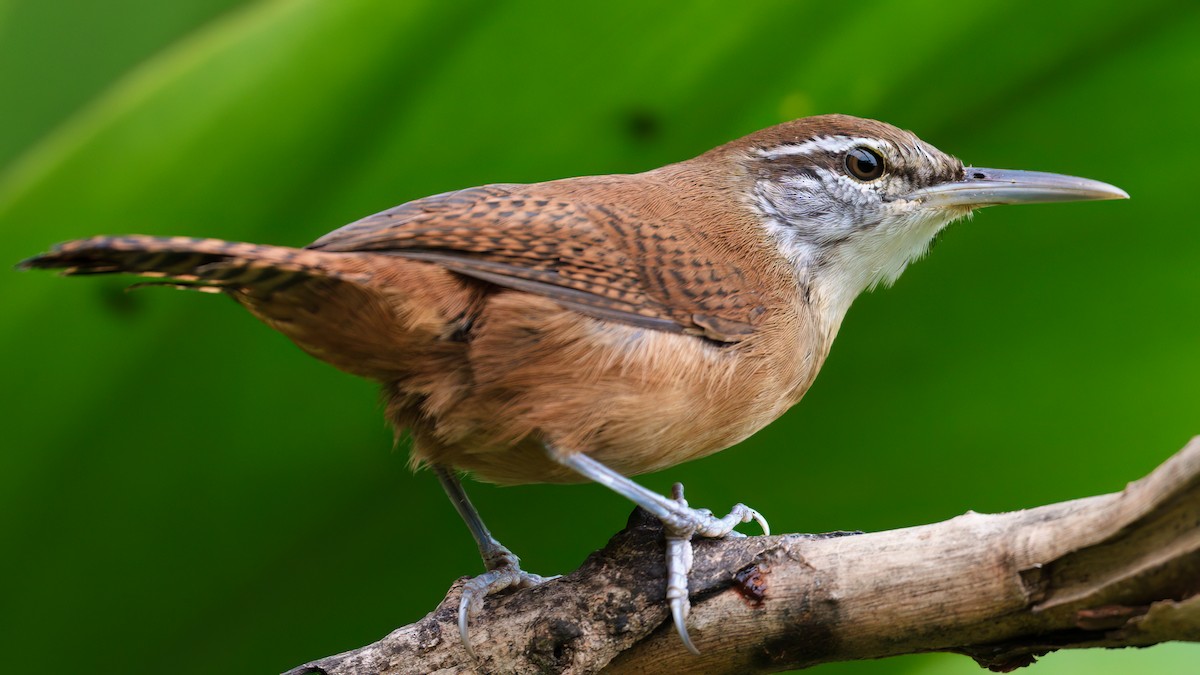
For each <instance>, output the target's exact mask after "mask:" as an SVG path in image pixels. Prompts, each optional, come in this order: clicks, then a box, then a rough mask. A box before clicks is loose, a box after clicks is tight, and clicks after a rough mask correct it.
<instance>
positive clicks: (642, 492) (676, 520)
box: [546, 446, 771, 655]
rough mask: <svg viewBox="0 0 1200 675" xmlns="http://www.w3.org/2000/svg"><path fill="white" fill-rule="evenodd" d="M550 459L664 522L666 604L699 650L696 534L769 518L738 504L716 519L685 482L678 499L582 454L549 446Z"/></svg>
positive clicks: (686, 640) (687, 642)
mask: <svg viewBox="0 0 1200 675" xmlns="http://www.w3.org/2000/svg"><path fill="white" fill-rule="evenodd" d="M546 451H547V453H549V455H550V457H551V458H552V459H553V460H554V461H556V462H558V463H559V464H561V465H563V466H565V467H568V468H571V469H574V470H575V471H576V472H578V473H579V474H580V475H581V476H585V477H587V478H590V479H591V480H593V481H595V482H597V483H600V484H601V485H604V486H605V487H608V488H609V489H611V490H613V491H614V492H616V493H617V494H619V495H622V496H624V497H626V498H628V499H629V500H630V501H632V502H633V503H635V504H637V505H638V506H640V507H642V508H643V509H645V510H647V511H649V512H650V513H651V514H652V515H653V516H654V517H656V518H658V519H659V520H661V521H662V523H663V530H664V533H665V537H666V540H667V603H668V604H669V605H670V607H671V616H672V618H673V619H674V620H675V629H676V630H677V631H679V637H680V638H681V639H682V640H683V645H684V646H685V647H687V649H688V651H690V652H692V653H693V654H697V655H698V654H699V653H700V651H699V650H697V649H696V646H695V645H694V644H692V639H691V638H690V637H689V636H688V632H687V617H688V613H689V611H690V610H691V603H690V602H689V600H688V592H687V576H688V572H689V571H691V569H692V537H693V536H696V535H699V536H701V537H724V536H726V535H729V534H731V533H732V534H735V535H736V534H737V533H736V532H733V528H735V527H737V525H738V524H739V523H748V522H750V521H751V520H756V521H758V524H759V525H760V526H761V527H762V529H763V532H764V533H766V534H770V533H771V531H770V529H769V528H768V527H767V521H766V520H765V519H764V518H763V517H762V516H761V515H760V514H759V513H758V511H755V510H754V509H752V508H750V507H748V506H746V505H744V504H736V505H735V506H734V507H733V509H732V510H731V511H730V512H729V515H727V516H725V517H724V518H716V517H714V516H713V515H712V512H711V511H707V510H702V509H693V508H689V507H688V503H687V501H686V500H684V498H683V486H682V485H680V484H679V483H676V484H675V490H674V495H673V496H674V499H668V498H666V497H664V496H662V495H660V494H658V493H657V492H654V491H652V490H647V489H646V488H644V487H642V486H641V485H638V484H637V483H635V482H633V481H631V480H629V479H628V478H626V477H624V476H622V475H621V474H619V473H617V472H616V471H613V470H612V469H610V468H608V467H607V466H604V465H603V464H601V463H600V462H597V461H596V460H594V459H592V458H591V457H588V456H587V455H585V454H583V453H575V454H566V453H563V452H561V451H559V450H556V449H555V448H552V447H550V446H547V447H546Z"/></svg>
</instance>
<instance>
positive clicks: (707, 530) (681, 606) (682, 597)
mask: <svg viewBox="0 0 1200 675" xmlns="http://www.w3.org/2000/svg"><path fill="white" fill-rule="evenodd" d="M671 496H672V498H673V500H674V502H675V504H676V505H677V508H676V509H674V510H672V512H671V514H670V516H669V517H668V518H664V519H663V529H664V538H665V539H666V544H667V605H668V606H669V607H670V609H671V618H672V619H673V620H674V622H675V630H676V632H678V633H679V639H680V640H682V641H683V646H684V647H686V648H687V650H688V651H689V652H691V653H693V654H695V655H697V656H699V655H700V650H699V649H697V648H696V645H695V644H694V643H693V642H692V638H691V636H690V635H688V630H687V619H688V615H689V614H690V613H691V610H692V604H691V601H690V600H689V598H688V574H689V573H690V572H691V571H692V537H694V536H701V537H707V538H720V537H726V536H744V535H741V533H739V532H736V531H734V529H733V528H735V527H737V526H738V525H739V524H741V523H748V522H750V521H751V520H754V521H757V522H758V524H759V526H760V527H762V530H763V534H771V530H770V527H769V526H768V525H767V521H766V519H765V518H763V517H762V514H760V513H759V512H758V511H755V510H754V509H752V508H750V507H748V506H746V505H745V504H737V505H735V506H734V507H733V508H732V509H731V510H730V512H729V515H727V516H725V517H724V518H716V517H715V516H713V515H712V512H711V511H709V510H707V509H693V508H690V507H688V504H687V500H686V499H684V498H683V485H681V484H680V483H676V484H675V485H674V487H673V489H672V491H671Z"/></svg>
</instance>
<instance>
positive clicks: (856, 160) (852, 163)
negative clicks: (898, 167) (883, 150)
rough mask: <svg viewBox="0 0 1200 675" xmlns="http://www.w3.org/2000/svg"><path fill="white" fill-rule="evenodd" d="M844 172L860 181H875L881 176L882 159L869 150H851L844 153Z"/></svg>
mask: <svg viewBox="0 0 1200 675" xmlns="http://www.w3.org/2000/svg"><path fill="white" fill-rule="evenodd" d="M846 171H848V172H850V175H851V176H854V177H855V178H857V179H859V180H861V181H872V180H875V179H876V178H879V177H880V176H882V175H883V158H882V157H880V156H879V153H878V152H875V151H874V150H872V149H871V148H866V147H863V146H861V145H860V146H859V147H857V148H851V149H850V152H847V153H846Z"/></svg>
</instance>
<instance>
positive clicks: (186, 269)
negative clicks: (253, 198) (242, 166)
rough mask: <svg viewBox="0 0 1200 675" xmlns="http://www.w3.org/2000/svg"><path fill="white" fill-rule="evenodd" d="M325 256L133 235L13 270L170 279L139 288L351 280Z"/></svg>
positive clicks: (71, 245) (66, 249) (62, 249)
mask: <svg viewBox="0 0 1200 675" xmlns="http://www.w3.org/2000/svg"><path fill="white" fill-rule="evenodd" d="M330 258H331V254H328V253H321V252H318V251H306V250H303V249H297V248H288V247H285V246H264V245H259V244H245V243H239V242H231V241H223V240H220V239H195V238H191V237H147V236H140V235H133V236H124V237H93V238H90V239H77V240H75V241H69V242H66V243H63V244H59V245H58V246H56V247H54V249H53V250H52V251H50V252H49V253H44V254H42V255H39V256H34V257H33V258H29V259H28V260H25V261H22V262H21V263H20V264H19V265H18V266H19V267H20V268H23V269H61V270H62V273H63V274H64V275H83V274H136V275H138V276H142V277H149V278H153V279H170V280H171V281H163V282H147V283H145V284H138V285H139V286H142V285H160V284H161V285H166V286H173V287H176V288H187V289H191V290H201V291H208V292H220V291H249V290H253V291H255V292H256V293H269V292H274V291H278V290H282V289H284V288H286V287H288V286H291V285H293V284H295V283H299V282H301V281H304V280H306V279H309V278H312V277H327V278H339V279H345V280H353V279H349V278H348V275H345V274H341V273H339V272H337V271H335V270H333V269H331V265H329V264H328V262H329V260H330ZM350 276H352V275H350Z"/></svg>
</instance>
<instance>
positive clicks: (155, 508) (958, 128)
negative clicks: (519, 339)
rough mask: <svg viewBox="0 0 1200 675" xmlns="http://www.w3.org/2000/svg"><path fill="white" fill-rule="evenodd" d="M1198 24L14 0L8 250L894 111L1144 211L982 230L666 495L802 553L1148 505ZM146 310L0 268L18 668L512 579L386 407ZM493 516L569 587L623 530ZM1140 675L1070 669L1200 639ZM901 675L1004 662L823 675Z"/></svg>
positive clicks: (926, 661)
mask: <svg viewBox="0 0 1200 675" xmlns="http://www.w3.org/2000/svg"><path fill="white" fill-rule="evenodd" d="M1198 38H1200V5H1197V4H1195V3H1190V2H1153V1H1147V2H1141V3H1122V4H1112V5H1108V6H1101V5H1097V4H1096V3H1094V2H1081V1H1077V2H1068V3H1046V2H1036V3H1034V2H1009V3H942V2H932V1H928V2H893V3H885V4H875V3H852V4H851V3H832V2H823V3H815V2H782V1H775V2H766V1H762V2H752V3H737V4H735V3H728V2H716V1H711V2H699V3H657V4H654V3H643V2H634V1H622V2H609V3H590V4H585V3H578V4H567V3H555V2H515V3H488V2H461V1H460V2H434V1H432V0H429V1H425V2H415V1H410V2H396V3H392V2H366V1H358V0H340V1H339V2H319V1H317V0H311V1H259V2H239V1H237V0H186V1H183V0H179V1H176V2H170V3H162V2H151V1H149V0H109V1H108V2H103V3H101V2H98V1H96V0H79V1H77V2H70V3H67V2H44V1H42V0H8V1H7V2H3V3H0V91H3V92H5V99H6V100H7V103H6V104H5V105H4V112H3V119H4V124H3V125H0V232H3V239H2V242H3V243H2V244H0V246H2V247H3V248H2V251H3V256H2V257H3V259H6V260H8V261H10V262H16V261H17V260H18V259H20V258H23V257H25V256H28V255H31V254H33V253H36V252H38V251H40V250H43V249H45V248H46V247H47V246H48V245H50V244H52V243H54V242H56V241H60V240H64V239H69V238H72V237H79V236H85V235H92V234H98V233H126V232H134V233H147V234H187V235H203V236H215V237H224V238H230V239H238V240H250V241H259V242H269V243H280V244H295V245H299V244H303V243H306V242H308V241H310V240H312V239H314V238H316V237H317V236H318V235H320V234H322V233H324V232H325V231H327V230H330V229H332V228H334V227H336V226H338V225H341V224H342V223H345V222H348V221H350V220H353V219H355V218H357V217H359V216H362V215H364V214H367V213H372V212H375V211H378V210H381V209H383V208H386V207H389V206H392V205H394V204H397V203H400V202H403V201H407V200H409V199H413V198H416V197H420V196H423V195H426V194H430V193H435V192H440V191H445V190H450V189H454V188H459V187H464V186H468V185H474V184H480V183H487V182H520V181H536V180H543V179H550V178H557V177H563V176H569V175H579V174H588V173H608V172H629V171H640V170H644V169H648V168H652V167H655V166H658V165H660V164H663V163H666V162H670V161H674V160H679V159H683V158H686V157H689V156H692V155H694V154H697V153H699V152H701V151H703V150H705V149H707V148H709V147H711V146H714V145H716V144H718V143H721V142H724V141H726V140H729V139H732V138H734V137H737V136H739V135H742V134H744V133H748V132H750V131H752V130H754V129H757V128H760V127H763V126H767V125H770V124H773V123H776V122H779V121H782V120H784V119H788V118H792V117H798V116H803V115H808V114H814V113H820V112H847V113H852V114H858V115H864V116H869V117H878V118H880V119H884V120H886V121H889V122H892V123H894V124H898V125H900V126H903V127H906V128H910V129H913V130H914V131H916V132H917V133H919V134H920V135H921V136H922V137H923V138H925V139H926V140H929V141H931V142H932V143H934V144H935V145H938V146H939V147H941V148H942V149H944V150H947V151H949V152H952V153H955V154H957V155H958V156H960V157H963V158H964V159H966V160H967V161H968V162H975V163H978V164H980V165H983V166H999V167H1008V168H1028V169H1041V170H1048V171H1059V172H1064V173H1073V174H1078V175H1083V176H1088V177H1093V178H1098V179H1101V180H1105V181H1109V182H1112V183H1114V184H1116V185H1119V186H1121V187H1123V188H1125V189H1127V190H1128V191H1129V192H1130V193H1131V194H1132V195H1133V199H1132V200H1131V201H1129V202H1125V203H1091V204H1070V205H1048V206H1040V207H1023V208H1001V209H989V210H987V211H985V212H983V213H981V214H980V215H978V216H977V217H976V218H975V219H974V220H973V221H971V222H969V223H964V224H960V225H958V226H955V227H953V228H951V230H950V231H949V233H948V235H947V236H946V237H945V238H944V239H943V240H942V241H941V243H940V244H939V246H938V247H937V251H936V252H935V253H934V254H933V255H932V256H931V258H930V259H929V260H927V261H923V262H921V263H919V264H917V265H915V266H914V267H913V268H911V269H910V270H909V271H908V272H907V273H906V275H905V277H904V278H903V279H901V280H900V282H899V283H898V284H897V285H896V287H895V288H893V289H890V290H885V291H877V292H875V293H873V294H869V295H867V296H865V297H863V298H862V299H861V300H860V301H859V303H858V304H857V305H856V307H855V308H854V310H853V311H852V312H851V313H850V316H849V318H848V320H847V321H846V323H845V325H844V326H843V328H842V335H841V337H840V339H839V341H838V344H837V345H836V346H835V347H834V350H833V354H832V356H831V358H830V360H829V363H828V365H827V366H826V367H825V371H824V372H823V373H822V375H821V377H820V378H819V380H818V382H817V385H816V387H815V388H814V389H813V390H812V392H811V393H810V394H809V396H808V398H807V399H806V400H805V401H804V403H803V404H801V405H800V406H798V407H797V408H796V409H795V410H793V411H791V412H790V413H788V414H787V415H786V416H785V417H784V418H783V419H782V420H780V421H779V422H777V423H776V424H774V425H772V426H771V427H769V428H768V429H767V430H765V431H764V432H762V433H760V434H758V435H757V436H755V437H754V438H752V439H750V440H748V441H746V442H745V443H743V444H742V445H741V446H739V447H738V448H736V449H733V450H730V451H728V452H725V453H722V454H719V455H717V456H714V457H712V458H709V459H706V460H704V461H701V462H695V463H692V464H689V465H686V466H683V467H678V468H675V469H672V470H670V471H666V472H663V473H661V474H658V475H653V476H648V477H646V478H645V483H646V484H647V485H649V486H650V487H653V488H655V489H659V490H666V489H667V488H668V486H669V485H670V483H671V482H673V481H675V480H682V481H684V482H685V483H686V484H687V485H688V487H689V490H688V495H689V497H690V498H691V500H692V501H693V502H694V503H697V504H703V505H707V506H711V507H713V508H715V509H721V508H725V507H726V506H728V505H729V504H732V503H733V502H735V501H742V500H744V501H746V502H748V503H750V504H752V505H754V506H755V507H757V508H759V509H761V510H762V511H763V513H765V514H767V515H768V517H770V519H771V523H772V526H773V527H774V528H776V529H777V530H778V531H781V532H784V531H801V530H802V531H820V530H830V529H865V530H877V529H882V528H890V527H897V526H903V525H911V524H917V523H924V522H929V521H935V520H939V519H943V518H947V517H950V516H953V515H956V514H958V513H961V512H962V511H965V510H966V509H968V508H970V509H976V510H979V511H998V510H1006V509H1017V508H1021V507H1025V506H1032V505H1038V504H1042V503H1046V502H1051V501H1056V500H1062V499H1068V498H1072V497H1078V496H1083V495H1089V494H1094V493H1101V492H1108V491H1113V490H1118V489H1120V488H1121V487H1122V486H1123V485H1124V483H1125V482H1126V481H1128V480H1131V479H1133V478H1136V477H1139V476H1141V475H1143V474H1144V473H1146V472H1147V471H1149V470H1150V469H1151V468H1153V467H1154V466H1155V465H1156V464H1158V463H1159V462H1160V461H1162V460H1163V459H1164V458H1165V457H1167V456H1168V455H1169V454H1171V453H1172V452H1173V451H1175V450H1176V449H1178V448H1179V447H1181V446H1182V445H1183V443H1184V442H1185V441H1186V440H1187V439H1188V437H1189V436H1191V435H1193V434H1196V433H1200V394H1198V392H1197V389H1196V382H1198V381H1200V344H1198V338H1197V336H1198V335H1200V312H1198V311H1197V308H1198V307H1197V306H1198V303H1197V299H1198V298H1200V274H1198V273H1197V270H1198V269H1200V228H1198V227H1197V225H1198V221H1200V218H1198V217H1197V215H1196V212H1195V211H1194V210H1193V209H1192V205H1191V203H1190V202H1188V201H1187V200H1188V199H1190V198H1191V197H1193V196H1195V189H1194V187H1193V183H1194V178H1193V176H1192V171H1191V168H1190V165H1188V163H1187V162H1189V161H1190V160H1191V158H1192V157H1193V156H1198V155H1200V138H1198V137H1197V135H1196V134H1195V133H1194V128H1195V120H1196V111H1197V109H1200V100H1198V99H1200V46H1198V45H1200V41H1198ZM124 285H125V282H124V281H122V280H116V279H101V278H97V279H82V280H72V281H61V280H57V279H54V278H52V277H49V276H47V275H44V274H18V273H16V272H12V271H4V272H0V298H2V300H3V307H4V321H3V322H2V323H0V353H2V354H4V357H3V368H4V382H5V384H6V386H5V387H4V396H5V399H6V400H5V401H4V403H3V406H2V408H0V410H3V415H4V427H5V432H6V433H5V437H6V438H7V439H8V440H7V442H6V443H5V444H4V445H5V446H6V447H5V449H4V450H3V452H0V540H2V541H3V542H4V554H3V556H0V560H2V562H0V579H2V580H3V581H0V583H2V584H3V586H2V588H0V610H2V611H0V622H2V623H3V626H2V628H3V629H2V630H0V645H3V647H2V648H0V650H2V652H3V653H4V654H5V655H6V659H7V662H6V665H7V666H8V667H9V668H10V669H12V670H14V671H16V672H45V671H47V670H58V669H62V670H78V669H79V667H80V666H82V665H83V664H87V665H86V667H87V668H88V670H90V671H99V672H103V671H111V672H124V673H142V672H144V673H159V672H173V673H180V674H186V673H207V672H247V673H249V672H278V671H280V670H283V669H286V668H288V667H290V666H293V665H296V664H298V663H300V662H302V661H304V660H306V659H310V658H314V657H319V656H323V655H326V654H330V653H334V652H338V651H341V650H345V649H349V648H352V647H355V646H358V645H361V644H363V643H366V642H368V641H371V640H374V639H376V638H378V637H380V636H382V635H384V634H385V633H386V632H388V631H389V630H390V629H391V628H393V627H395V626H397V625H400V624H403V623H407V622H409V621H412V620H415V619H417V618H419V617H420V616H421V615H422V614H423V613H424V612H426V611H428V610H429V609H431V608H432V607H433V606H434V605H435V604H436V603H437V601H438V600H439V599H440V598H441V596H442V594H443V593H444V591H445V589H446V588H447V587H448V586H449V584H450V583H451V581H452V580H453V579H454V578H456V577H457V576H460V575H464V574H474V573H477V572H479V571H480V570H481V567H480V564H479V561H478V558H477V555H476V552H475V550H474V546H473V544H472V542H471V540H470V538H469V537H468V535H467V533H466V531H465V529H464V528H463V526H462V524H461V523H460V522H459V521H458V519H457V516H456V515H455V513H454V510H453V509H452V508H450V506H449V505H448V504H447V503H446V501H445V499H444V498H443V496H442V495H441V493H440V490H439V488H438V486H437V484H436V481H434V480H433V479H432V478H431V477H430V476H429V475H418V476H415V477H414V476H411V475H409V474H408V473H407V471H406V469H405V466H404V462H405V452H404V448H403V447H401V448H399V449H398V450H396V451H392V450H391V444H392V437H391V432H390V431H389V430H388V429H386V428H385V426H384V424H383V422H382V420H381V418H380V414H379V409H378V406H377V404H376V400H375V393H374V388H373V386H372V385H371V384H370V383H367V382H363V381H358V380H356V379H354V378H352V377H349V376H347V375H343V374H341V373H338V372H336V371H334V370H333V369H332V368H329V367H328V366H325V365H324V364H321V363H319V362H317V361H315V360H313V359H311V358H309V357H307V356H305V355H304V354H302V353H301V352H300V351H299V350H297V349H295V348H294V347H292V346H291V345H290V344H289V343H288V342H287V341H286V340H285V339H284V338H282V337H281V336H279V335H276V334H273V333H272V332H271V331H270V330H267V329H266V328H264V327H263V326H261V325H259V324H258V323H257V322H256V321H255V320H254V319H252V318H251V317H250V316H249V315H247V314H246V313H245V312H244V311H242V310H240V309H239V308H238V307H236V306H235V305H233V303H230V302H228V301H225V300H224V299H222V298H217V297H207V296H197V295H183V294H172V293H170V292H167V291H162V290H154V289H151V290H146V291H140V292H136V293H131V294H126V293H124V292H123V291H122V288H123V287H124ZM468 488H469V489H470V490H471V492H472V495H473V497H474V499H475V501H476V504H477V505H478V506H479V507H480V508H481V510H482V511H483V513H484V516H485V517H486V518H487V519H488V521H489V524H490V525H491V526H492V528H493V530H494V531H495V532H496V533H497V534H498V536H499V537H500V538H501V540H502V541H504V542H506V543H507V544H508V545H509V546H510V547H511V548H513V549H514V550H515V551H517V552H518V553H519V554H520V555H521V556H522V558H523V560H524V561H525V564H526V566H527V568H528V569H530V570H532V571H537V572H542V573H555V572H563V571H567V570H571V569H573V568H574V567H575V566H576V565H577V564H578V563H579V562H580V561H581V560H582V559H583V558H584V556H585V555H586V554H587V553H588V552H589V551H591V550H592V549H594V548H596V547H599V546H601V545H602V544H603V543H604V541H605V539H606V537H607V536H608V535H610V534H611V533H613V532H615V531H616V530H618V529H619V528H620V527H621V526H622V524H623V522H624V520H625V518H626V516H627V514H628V512H629V510H630V506H629V505H628V504H627V503H625V502H623V501H622V500H620V499H618V498H616V497H615V496H613V495H611V494H609V493H608V492H606V491H605V490H604V489H602V488H599V487H596V486H566V487H557V486H528V487H519V488H512V489H507V490H498V489H494V488H491V487H490V486H481V485H469V486H468ZM546 504H555V505H556V508H554V509H545V508H544V505H546ZM1109 656H1110V655H1108V654H1103V653H1096V654H1086V655H1085V654H1056V655H1052V656H1050V657H1047V658H1046V659H1045V660H1044V662H1043V664H1042V665H1039V666H1037V667H1036V672H1039V673H1070V672H1088V673H1092V672H1101V669H1102V668H1105V669H1112V668H1115V666H1112V665H1109V664H1113V663H1121V664H1127V668H1128V669H1129V670H1136V669H1141V670H1142V671H1144V672H1157V673H1169V672H1176V673H1184V672H1188V673H1191V672H1195V663H1196V659H1197V658H1198V657H1200V651H1197V648H1196V647H1195V645H1177V646H1164V647H1158V648H1154V649H1150V650H1143V651H1138V652H1129V653H1127V654H1121V655H1119V656H1120V660H1117V656H1118V655H1111V656H1112V659H1113V660H1109ZM59 667H61V668H59ZM898 671H899V672H912V673H927V674H933V673H936V674H938V675H943V674H946V673H951V672H953V673H970V672H978V671H977V669H976V667H975V666H974V665H973V664H972V663H971V662H969V661H968V660H966V659H964V658H962V657H951V656H944V655H939V656H929V657H909V658H904V659H894V660H889V661H886V662H880V663H866V664H838V665H833V666H827V667H824V668H823V669H821V672H826V673H849V672H854V673H866V672H873V673H879V672H898ZM1105 672H1128V670H1125V671H1118V670H1115V669H1112V670H1105Z"/></svg>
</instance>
